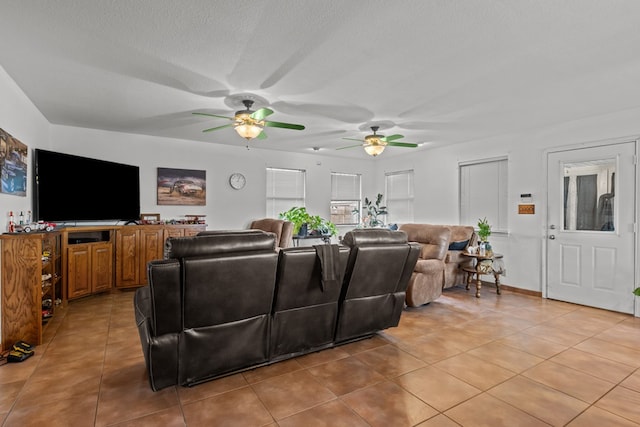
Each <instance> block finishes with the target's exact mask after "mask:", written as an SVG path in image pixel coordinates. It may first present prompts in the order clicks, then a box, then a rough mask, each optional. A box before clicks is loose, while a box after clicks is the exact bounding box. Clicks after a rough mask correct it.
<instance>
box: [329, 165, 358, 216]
mask: <svg viewBox="0 0 640 427" xmlns="http://www.w3.org/2000/svg"><path fill="white" fill-rule="evenodd" d="M361 199H362V186H361V182H360V175H359V174H353V173H338V172H332V173H331V222H333V223H334V224H336V225H345V224H348V225H354V224H357V223H358V222H359V221H358V215H357V214H354V213H353V210H354V209H357V210H358V211H359V210H360V200H361Z"/></svg>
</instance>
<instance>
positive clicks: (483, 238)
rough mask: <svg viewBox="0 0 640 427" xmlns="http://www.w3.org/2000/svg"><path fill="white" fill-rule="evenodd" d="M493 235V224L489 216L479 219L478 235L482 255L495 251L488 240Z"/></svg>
mask: <svg viewBox="0 0 640 427" xmlns="http://www.w3.org/2000/svg"><path fill="white" fill-rule="evenodd" d="M489 236H491V224H489V221H487V217H484V218H483V219H479V220H478V237H479V238H480V255H489V256H490V255H491V254H492V253H493V251H492V249H491V244H490V243H489V241H488V240H487V239H488V238H489Z"/></svg>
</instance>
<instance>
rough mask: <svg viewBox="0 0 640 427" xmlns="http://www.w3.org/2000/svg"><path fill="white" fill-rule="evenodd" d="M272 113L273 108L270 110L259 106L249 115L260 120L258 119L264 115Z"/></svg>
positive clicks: (261, 118) (262, 118)
mask: <svg viewBox="0 0 640 427" xmlns="http://www.w3.org/2000/svg"><path fill="white" fill-rule="evenodd" d="M272 114H273V110H270V109H269V108H261V109H259V110H256V111H254V112H253V113H251V115H250V116H249V117H251V118H252V119H254V120H258V121H260V120H264V118H265V117H267V116H270V115H272Z"/></svg>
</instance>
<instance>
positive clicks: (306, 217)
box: [278, 206, 338, 236]
mask: <svg viewBox="0 0 640 427" xmlns="http://www.w3.org/2000/svg"><path fill="white" fill-rule="evenodd" d="M278 218H280V219H284V220H287V221H291V222H292V223H293V234H298V235H301V236H306V235H307V233H308V232H312V233H316V234H325V235H326V234H330V235H331V236H337V235H338V229H337V228H336V226H335V224H334V223H332V222H331V221H329V220H326V219H324V218H322V217H321V216H320V215H311V214H310V213H309V212H307V208H305V207H304V206H294V207H292V208H291V209H289V210H288V211H285V212H280V213H279V214H278Z"/></svg>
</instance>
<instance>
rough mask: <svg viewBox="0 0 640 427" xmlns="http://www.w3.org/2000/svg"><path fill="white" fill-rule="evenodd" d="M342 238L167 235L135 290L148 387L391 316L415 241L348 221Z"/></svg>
mask: <svg viewBox="0 0 640 427" xmlns="http://www.w3.org/2000/svg"><path fill="white" fill-rule="evenodd" d="M344 242H345V244H344V245H328V244H322V245H317V246H315V247H302V248H285V249H280V250H278V249H276V236H275V234H274V233H267V232H264V231H259V230H239V231H233V230H231V231H207V232H203V233H201V235H198V236H193V237H178V238H169V239H167V241H166V242H165V259H162V260H155V261H151V262H150V263H149V264H148V268H147V271H148V278H149V284H148V285H147V286H144V287H142V288H139V289H137V290H136V293H135V298H134V304H135V313H136V323H137V326H138V332H139V335H140V342H141V344H142V350H143V354H144V358H145V364H146V367H147V373H148V376H149V382H150V385H151V388H152V389H153V390H159V389H161V388H164V387H168V386H171V385H176V384H179V385H183V386H191V385H195V384H198V383H200V382H203V381H207V380H211V379H214V378H218V377H221V376H225V375H230V374H232V373H236V372H242V371H244V370H248V369H253V368H256V367H259V366H264V365H267V364H270V363H274V362H277V361H280V360H284V359H287V358H290V357H295V356H298V355H302V354H306V353H309V352H312V351H318V350H321V349H324V348H329V347H332V346H335V345H340V344H343V343H345V342H350V341H354V340H358V339H363V338H367V337H370V336H372V335H373V334H375V333H376V332H378V331H380V330H382V329H385V328H388V327H392V326H397V325H398V322H399V320H400V315H401V313H402V308H403V304H402V302H403V301H404V299H405V290H406V287H407V284H408V281H409V277H410V276H411V272H412V271H413V268H414V265H415V262H416V260H417V258H418V252H419V246H418V245H417V244H415V243H412V244H410V243H408V242H407V236H406V234H405V233H404V232H400V231H390V230H354V231H351V232H348V233H346V235H345V238H344Z"/></svg>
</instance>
